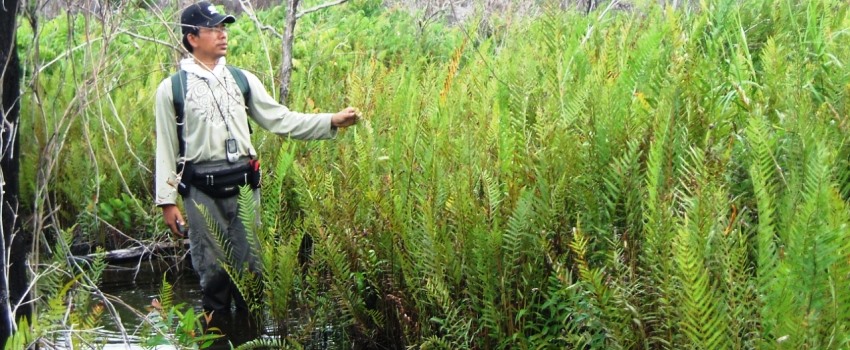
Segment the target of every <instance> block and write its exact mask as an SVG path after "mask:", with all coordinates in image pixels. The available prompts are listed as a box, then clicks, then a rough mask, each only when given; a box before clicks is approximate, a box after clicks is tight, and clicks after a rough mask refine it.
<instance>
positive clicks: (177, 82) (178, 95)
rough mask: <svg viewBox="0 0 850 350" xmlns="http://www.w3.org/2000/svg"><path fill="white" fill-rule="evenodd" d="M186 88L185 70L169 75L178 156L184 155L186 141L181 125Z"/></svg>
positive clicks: (182, 122)
mask: <svg viewBox="0 0 850 350" xmlns="http://www.w3.org/2000/svg"><path fill="white" fill-rule="evenodd" d="M187 90H188V86H187V84H186V71H185V70H182V69H181V70H180V71H178V72H177V73H175V74H174V75H172V76H171V99H172V100H173V101H174V113H175V115H176V117H177V118H176V120H175V121H176V123H177V145H178V146H177V147H178V149H179V152H180V153H179V155H180V158H183V157H184V156H185V155H186V142H184V141H183V125H184V124H185V123H184V112H183V107H184V106H183V105H184V103H183V101H184V100H185V98H186V91H187ZM178 170H180V169H178Z"/></svg>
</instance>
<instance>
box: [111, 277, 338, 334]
mask: <svg viewBox="0 0 850 350" xmlns="http://www.w3.org/2000/svg"><path fill="white" fill-rule="evenodd" d="M188 265H189V264H187V263H182V264H178V265H176V266H175V265H173V264H172V265H169V264H168V263H166V262H163V261H161V260H160V261H158V260H151V261H142V262H141V263H140V264H138V262H133V263H124V264H118V265H116V264H112V265H110V266H109V268H108V269H107V271H105V273H104V275H103V278H102V282H101V287H100V289H101V291H102V292H103V293H104V294H107V295H111V296H113V297H115V298H117V299H120V300H121V301H122V302H123V303H124V304H126V305H121V304H120V303H113V304H114V306H115V309H116V311H117V313H118V314H119V316H120V318H121V325H122V326H123V327H124V330H125V332H126V334H127V335H128V336H127V337H128V338H129V344H128V342H127V341H126V340H125V337H124V336H123V335H122V333H121V332H120V327H118V324H117V323H116V322H115V320H113V319H112V318H111V317H110V316H109V315H108V313H107V312H104V316H103V317H104V321H105V322H104V327H103V329H102V332H101V333H102V336H103V338H105V339H106V342H107V344H106V346H105V347H104V348H103V349H109V350H117V349H132V350H136V349H143V347H142V343H141V342H142V338H141V337H140V335H141V334H140V332H141V331H140V325H141V324H142V318H141V317H142V316H140V315H139V313H141V314H146V313H148V311H149V310H150V309H151V303H152V301H153V300H154V299H159V293H160V289H161V286H162V280H163V275H164V274H165V275H166V281H168V283H169V284H171V286H172V294H173V301H172V303H173V304H174V305H178V304H181V303H182V304H183V307H181V311H188V309H189V308H190V307H192V308H193V309H194V310H195V313H196V314H199V313H200V312H202V307H201V290H200V284H199V281H198V277H197V275H196V274H195V272H194V271H193V270H192V269H191V268H190V267H188ZM129 307H131V308H133V309H135V311H134V310H131V309H130V308H129ZM262 323H263V324H260V322H258V321H256V320H255V319H253V318H251V317H250V316H249V315H247V314H246V313H241V312H235V311H234V312H232V313H231V314H229V315H215V314H214V315H213V321H212V322H211V325H210V326H212V327H216V328H218V329H219V330H220V333H221V334H223V335H224V336H223V337H222V338H220V339H217V340H216V342H215V343H214V344H213V345H212V346H211V347H209V348H207V349H214V350H217V349H231V344H232V345H233V347H237V346H239V345H240V344H243V343H246V342H249V341H251V340H254V339H258V338H265V339H277V338H279V332H278V329H277V327H276V325H275V324H274V322H272V321H271V320H264V322H262ZM287 324H288V325H287V326H288V327H293V326H294V327H297V326H298V325H297V324H293V323H292V322H287ZM318 333H319V334H317V335H318V337H316V336H314V337H313V338H314V339H313V341H311V342H310V344H302V345H304V348H305V349H335V348H336V347H335V342H334V341H333V340H332V338H333V336H332V335H331V334H332V333H334V332H333V330H332V329H326V330H323V331H320V332H318ZM155 349H158V350H160V349H175V348H174V347H171V346H160V347H157V348H155Z"/></svg>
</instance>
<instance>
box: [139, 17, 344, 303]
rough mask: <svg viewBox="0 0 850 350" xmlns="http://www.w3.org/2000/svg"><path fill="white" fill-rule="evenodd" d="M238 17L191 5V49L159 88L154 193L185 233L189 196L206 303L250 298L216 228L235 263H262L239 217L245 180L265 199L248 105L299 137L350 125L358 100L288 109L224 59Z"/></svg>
mask: <svg viewBox="0 0 850 350" xmlns="http://www.w3.org/2000/svg"><path fill="white" fill-rule="evenodd" d="M234 21H236V18H234V17H233V16H229V15H224V14H221V13H219V12H218V11H217V10H216V8H215V7H214V6H213V5H212V4H210V3H209V2H206V1H201V2H198V3H196V4H193V5H190V6H189V7H187V8H186V9H184V10H183V12H182V14H181V18H180V22H181V27H182V33H183V46H184V47H186V49H187V50H188V51H189V53H190V57H189V58H186V59H184V60H182V61H181V62H180V70H181V71H182V72H181V74H179V75H177V77H179V79H177V80H175V79H174V78H168V79H165V80H163V81H162V83H160V85H159V87H158V88H157V92H156V106H155V114H156V135H157V136H156V137H157V144H156V181H155V182H156V199H155V201H156V205H157V206H159V207H160V208H162V215H163V218H164V220H165V223H166V225H168V227H169V228H170V229H171V231H172V232H173V233H175V234H177V235H182V234H183V233H182V232H181V231H182V229H181V228H182V225H184V221H183V216H182V214H181V213H180V210H179V209H178V208H177V206H176V202H177V194H178V190H179V194H181V195H182V197H183V205H184V208H185V210H186V216H187V218H188V219H189V221H188V225H189V227H190V228H191V229H192V231H191V234H190V235H189V241H190V251H191V254H192V266H193V267H194V268H195V270H196V271H197V272H198V274H199V275H200V279H201V289H202V291H203V306H204V309H206V310H230V305H231V300H232V299H235V301H236V306H237V308H239V309H245V308H246V307H247V305H246V303H245V301H244V300H243V298H242V296H241V295H240V294H239V292H238V291H236V288H235V286H234V284H233V282H232V281H231V279H230V278H229V276H228V275H227V273H226V272H225V271H224V269H223V268H222V266H221V264H220V262H221V261H224V259H225V255H224V253H223V252H222V249H221V248H220V245H219V244H218V243H217V242H218V241H217V240H216V231H217V232H219V233H221V235H222V236H223V238H224V239H225V240H226V241H227V243H225V244H226V245H227V246H229V247H228V248H229V249H231V257H230V258H231V261H230V263H232V264H233V266H235V267H237V268H241V267H243V266H247V268H248V270H249V271H252V272H255V273H260V272H261V271H260V266H259V262H258V261H257V260H258V259H257V257H256V254H251V251H252V250H253V249H257V247H255V246H254V247H251V246H250V243H249V242H257V240H256V239H253V240H251V239H249V238H248V236H247V235H248V234H253V233H247V232H246V229H245V226H244V225H243V224H242V222H240V220H239V218H238V217H237V214H238V203H237V198H238V192H239V191H238V188H239V186H245V185H249V184H250V185H252V187H253V188H254V190H253V191H254V201H255V202H256V203H259V199H260V193H259V189H258V187H259V183H258V182H259V176H258V170H257V167H258V163H256V158H257V151H256V150H255V149H254V146H253V145H252V144H251V138H250V132H249V126H248V121H247V116H246V114H247V115H250V117H251V118H252V119H253V120H254V121H255V122H256V124H257V125H259V126H261V127H263V128H265V129H267V130H269V131H271V132H273V133H276V134H278V135H282V136H289V137H292V138H296V139H329V138H333V137H334V136H335V134H336V129H337V128H341V127H347V126H350V125H353V124H354V123H355V121H356V118H357V117H356V115H355V110H354V108H351V107H348V108H345V109H343V110H342V111H340V112H338V113H335V114H314V115H310V114H301V113H295V112H291V111H289V110H288V109H287V108H286V107H284V106H282V105H280V104H278V103H277V102H276V101H275V100H274V99H273V98H272V97H271V96H269V94H268V93H267V92H266V90H265V87H264V86H263V85H262V83H261V82H260V80H259V79H258V78H257V77H256V76H254V75H253V74H251V73H250V72H247V71H242V70H238V71H231V69H235V68H233V67H226V66H225V58H224V56H225V55H226V54H227V31H226V28H225V24H229V23H233V22H234ZM183 72H185V74H183ZM239 73H241V74H239ZM237 79H240V80H237ZM175 82H179V84H181V85H182V86H177V84H175ZM246 83H247V87H248V88H249V89H248V91H250V92H249V93H248V94H247V95H243V90H242V89H241V88H242V87H244V85H246ZM175 88H176V89H175ZM175 94H179V96H176V97H175V96H174V95H175ZM175 98H177V101H180V100H181V98H182V101H183V108H182V111H178V110H177V109H180V108H179V107H175ZM246 107H247V110H246ZM181 112H182V115H181ZM252 180H253V181H252ZM234 189H236V190H235V191H234ZM201 208H203V209H205V211H206V216H207V217H209V218H211V219H212V220H214V222H215V226H217V230H216V228H215V226H213V227H208V226H207V222H206V218H205V216H204V214H202V213H201ZM253 238H256V236H254V237H253Z"/></svg>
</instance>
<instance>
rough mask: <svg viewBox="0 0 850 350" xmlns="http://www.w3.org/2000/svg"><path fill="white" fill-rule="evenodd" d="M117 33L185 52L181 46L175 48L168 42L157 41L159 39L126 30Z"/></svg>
mask: <svg viewBox="0 0 850 350" xmlns="http://www.w3.org/2000/svg"><path fill="white" fill-rule="evenodd" d="M118 33H119V34H127V35H129V36H132V37H134V38H136V39H142V40H144V41H150V42H152V43H157V44H160V45H165V46H168V47H170V48H172V49H173V50H177V51H185V49H184V48H183V47H182V46H177V45H174V44H171V43H168V42H165V41H162V40H159V39H154V38H150V37H146V36H144V35H139V34H137V33H133V32H131V31H128V30H126V29H121V30H119V31H118Z"/></svg>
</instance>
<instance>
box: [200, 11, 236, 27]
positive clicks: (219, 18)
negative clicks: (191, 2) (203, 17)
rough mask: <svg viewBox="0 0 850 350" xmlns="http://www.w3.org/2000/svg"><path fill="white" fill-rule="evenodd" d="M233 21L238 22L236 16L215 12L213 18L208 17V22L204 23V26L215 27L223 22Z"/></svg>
mask: <svg viewBox="0 0 850 350" xmlns="http://www.w3.org/2000/svg"><path fill="white" fill-rule="evenodd" d="M233 22H236V17H233V16H231V15H221V14H215V15H214V16H213V17H212V18H210V19H208V20H207V22H206V23H204V24H205V25H203V27H215V26H217V25H219V24H222V23H225V24H230V23H233Z"/></svg>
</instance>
